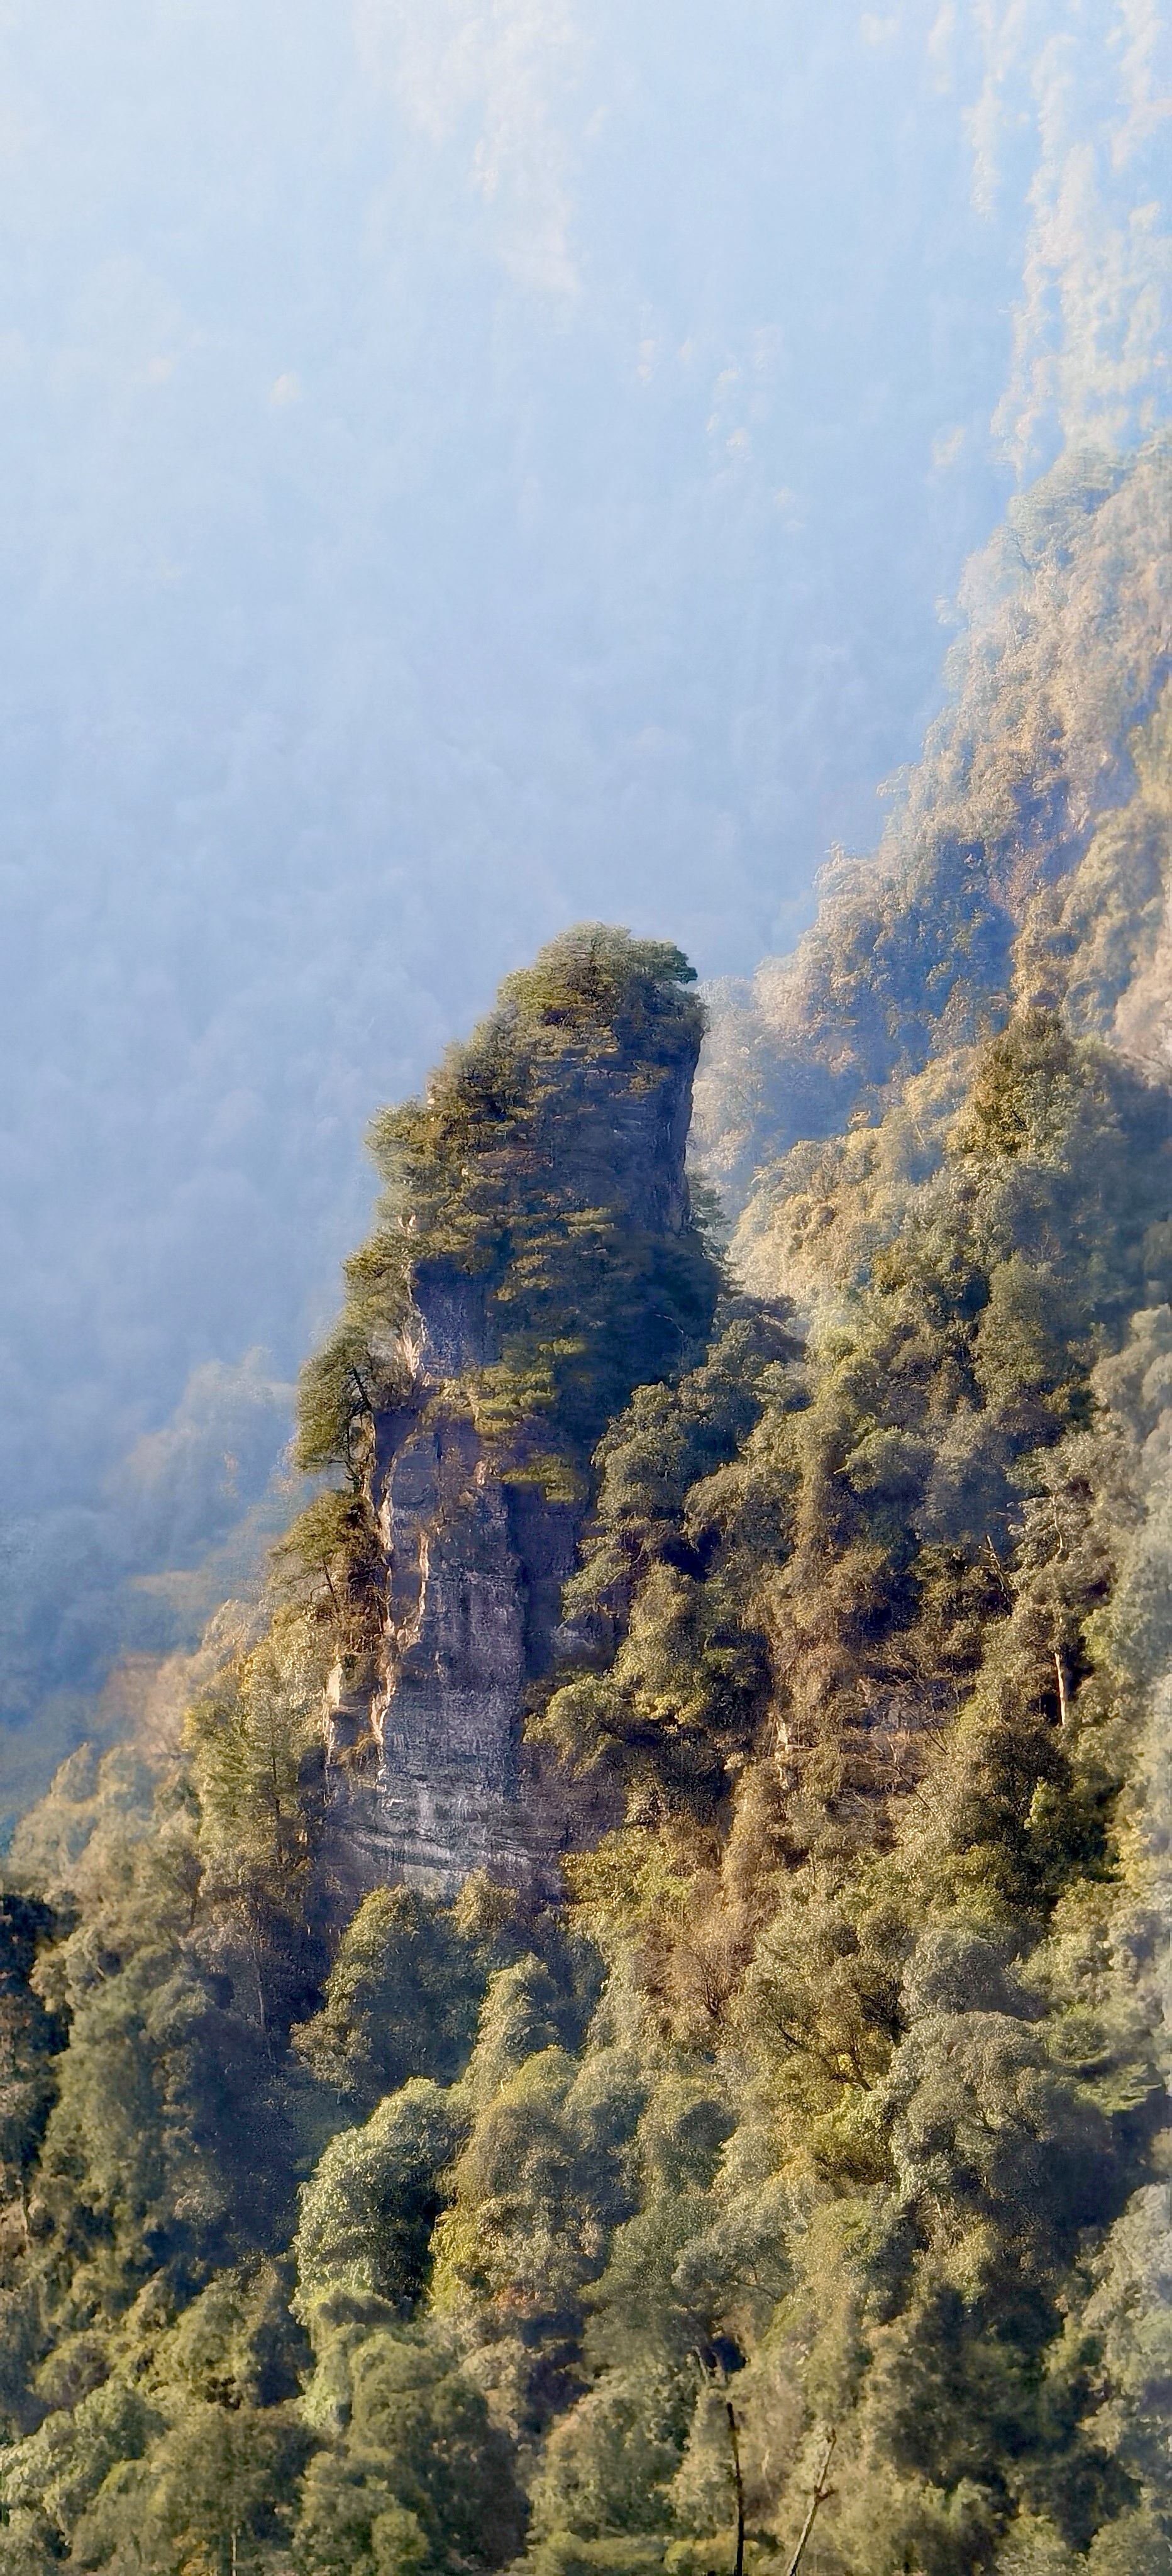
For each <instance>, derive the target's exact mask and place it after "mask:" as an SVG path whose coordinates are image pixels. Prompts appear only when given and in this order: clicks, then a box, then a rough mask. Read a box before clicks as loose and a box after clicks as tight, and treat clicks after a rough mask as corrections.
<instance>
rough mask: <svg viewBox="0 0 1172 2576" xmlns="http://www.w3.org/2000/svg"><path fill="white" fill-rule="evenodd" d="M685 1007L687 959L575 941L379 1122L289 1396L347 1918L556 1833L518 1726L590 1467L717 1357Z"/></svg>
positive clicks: (300, 1549)
mask: <svg viewBox="0 0 1172 2576" xmlns="http://www.w3.org/2000/svg"><path fill="white" fill-rule="evenodd" d="M694 980H695V978H694V976H693V974H692V971H691V969H690V968H689V967H687V965H686V964H685V961H684V959H683V958H682V957H681V956H680V954H679V952H678V950H675V949H672V948H668V947H664V946H656V945H655V944H654V943H653V942H649V941H633V940H631V939H629V938H628V937H627V936H626V934H625V933H620V932H614V931H604V930H602V929H599V928H595V929H588V930H584V931H578V932H571V933H569V934H567V935H566V936H565V937H564V938H563V939H561V940H560V941H557V942H555V943H554V945H553V946H552V947H550V948H548V949H546V950H544V951H543V953H542V955H541V957H540V958H539V959H538V961H537V964H536V965H535V966H534V967H533V968H531V969H530V970H529V971H528V972H527V973H525V974H519V975H514V976H512V977H510V978H509V980H508V982H507V983H506V984H505V986H504V987H503V990H502V995H501V1001H500V1005H499V1007H498V1009H497V1011H496V1013H495V1014H494V1016H493V1017H492V1019H490V1020H488V1021H487V1022H486V1023H485V1024H484V1026H483V1027H482V1028H481V1029H479V1030H478V1031H477V1032H476V1034H475V1036H474V1037H473V1039H472V1040H471V1042H470V1044H469V1045H467V1046H465V1047H461V1048H457V1049H454V1050H453V1051H452V1053H451V1054H450V1056H449V1057H448V1059H447V1061H446V1062H445V1064H444V1065H443V1067H442V1068H441V1070H440V1071H439V1073H438V1074H437V1075H436V1076H435V1078H434V1080H433V1082H432V1084H431V1086H430V1088H429V1090H428V1093H427V1096H426V1098H425V1100H423V1101H422V1102H419V1103H416V1104H412V1105H410V1106H409V1107H407V1108H406V1109H399V1110H396V1111H393V1112H388V1113H387V1114H386V1115H384V1117H383V1118H382V1119H381V1120H380V1121H379V1122H378V1125H377V1129H376V1133H375V1146H376V1151H377V1153H378V1156H379V1160H380V1163H381V1165H382V1169H383V1174H384V1179H385V1182H386V1194H385V1197H384V1201H383V1204H382V1207H381V1209H380V1213H379V1220H378V1225H377V1228H376V1231H375V1233H374V1235H373V1236H372V1238H371V1240H370V1242H369V1243H368V1244H367V1245H366V1246H365V1247H364V1248H363V1250H362V1251H361V1252H359V1253H358V1254H357V1255H356V1256H355V1258H354V1260H353V1261H352V1262H351V1263H350V1265H349V1283H350V1296H349V1303H348V1305H347V1308H346V1311H345V1313H344V1315H343V1317H342V1320H341V1322H340V1324H339V1326H338V1329H337V1331H336V1332H335V1334H334V1336H333V1337H332V1339H331V1341H330V1342H329V1343H328V1344H327V1346H326V1348H325V1349H324V1350H323V1351H322V1352H321V1353H319V1355H318V1356H317V1357H316V1358H315V1359H314V1360H313V1361H311V1363H310V1365H309V1367H308V1369H307V1371H306V1373H305V1380H304V1386H303V1394H302V1431H301V1458H302V1463H303V1464H304V1465H305V1466H307V1467H310V1468H326V1469H327V1470H329V1469H333V1470H334V1471H335V1472H336V1471H337V1469H338V1468H341V1469H342V1470H343V1471H344V1475H345V1483H344V1485H343V1486H342V1488H341V1489H338V1490H335V1491H334V1492H333V1493H331V1494H327V1495H325V1496H323V1497H322V1498H321V1500H320V1501H319V1502H317V1503H316V1504H314V1505H313V1506H311V1508H310V1510H309V1512H308V1513H307V1514H306V1515H305V1517H304V1519H303V1520H302V1521H300V1522H299V1523H298V1524H297V1525H295V1527H294V1529H293V1531H292V1532H291V1533H290V1537H289V1540H288V1542H287V1553H288V1555H289V1557H290V1558H293V1559H297V1558H299V1559H300V1562H301V1564H302V1566H303V1568H304V1569H305V1574H306V1578H307V1582H308V1585H309V1600H310V1604H311V1609H310V1615H311V1617H313V1616H316V1617H317V1618H318V1619H319V1620H320V1621H321V1622H323V1623H324V1626H325V1628H326V1630H327V1632H328V1633H329V1634H330V1635H331V1636H332V1638H333V1641H334V1656H333V1662H332V1666H331V1670H330V1675H329V1679H328V1683H327V1691H326V1708H327V1734H326V1764H327V1775H328V1787H329V1792H330V1795H329V1808H330V1814H331V1835H330V1841H331V1847H332V1850H333V1854H334V1865H335V1867H336V1869H337V1871H338V1873H339V1876H340V1879H341V1881H342V1882H343V1883H345V1884H348V1885H349V1886H350V1887H351V1889H352V1890H354V1889H355V1887H356V1879H355V1872H356V1871H358V1870H360V1871H361V1872H363V1873H365V1874H366V1876H367V1877H368V1878H369V1879H371V1880H374V1881H378V1880H382V1879H385V1878H386V1877H387V1876H388V1875H389V1874H390V1872H391V1871H392V1869H393V1868H394V1867H396V1866H404V1865H406V1866H408V1867H411V1868H421V1867H422V1868H424V1869H426V1870H428V1871H430V1872H431V1873H432V1874H433V1875H434V1873H435V1872H436V1871H437V1870H438V1871H440V1872H441V1873H446V1874H447V1875H448V1876H449V1877H450V1876H452V1874H453V1873H455V1876H456V1879H457V1880H458V1879H459V1878H460V1877H462V1876H464V1875H466V1873H467V1871H468V1870H469V1869H470V1868H471V1866H472V1865H473V1862H474V1861H475V1860H477V1859H478V1858H479V1859H483V1858H486V1857H490V1856H493V1855H495V1856H497V1857H498V1858H500V1857H502V1856H503V1854H504V1852H505V1850H506V1849H510V1850H513V1851H514V1852H515V1853H516V1854H517V1855H518V1856H520V1854H522V1853H523V1852H524V1851H525V1849H526V1848H529V1849H530V1851H531V1853H532V1855H533V1857H534V1858H536V1857H538V1856H539V1854H540V1852H541V1851H542V1850H548V1849H549V1847H550V1845H551V1843H552V1845H553V1847H555V1848H556V1846H557V1844H558V1842H559V1841H560V1839H561V1838H562V1835H563V1832H564V1831H565V1830H566V1826H565V1820H564V1817H563V1816H562V1815H561V1814H559V1813H558V1812H557V1811H556V1802H555V1809H554V1811H552V1812H549V1813H546V1812H544V1811H542V1812H539V1804H540V1802H535V1798H534V1794H533V1793H534V1789H535V1780H534V1774H533V1765H532V1763H530V1764H529V1766H528V1771H527V1776H526V1779H525V1780H524V1781H523V1780H522V1777H521V1770H520V1761H519V1757H520V1751H521V1718H522V1711H523V1707H524V1704H525V1699H526V1695H527V1692H528V1691H529V1690H530V1689H531V1688H532V1686H533V1684H534V1683H535V1682H536V1681H538V1680H539V1679H540V1677H541V1676H542V1675H543V1674H544V1673H545V1672H546V1671H547V1670H548V1668H549V1666H550V1664H551V1662H552V1660H553V1657H554V1652H555V1638H556V1635H557V1631H558V1627H559V1622H560V1619H561V1593H562V1587H563V1584H564V1583H565V1582H566V1580H567V1578H568V1577H569V1575H570V1574H571V1573H572V1571H573V1565H574V1555H575V1548H576V1543H577V1538H578V1533H579V1531H580V1529H581V1525H582V1518H583V1513H584V1510H585V1507H586V1503H587V1500H588V1498H589V1494H590V1490H591V1463H590V1462H591V1456H592V1452H593V1449H594V1446H595V1443H596V1441H597V1439H598V1437H599V1435H600V1433H601V1432H602V1431H603V1429H604V1428H605V1425H606V1423H607V1422H608V1420H609V1419H610V1418H611V1417H612V1415H613V1414H614V1412H615V1411H616V1410H617V1409H619V1408H620V1407H621V1406H622V1404H623V1403H625V1401H626V1398H627V1396H628V1395H629V1393H630V1391H631V1388H632V1386H634V1385H635V1384H637V1383H638V1382H639V1381H640V1380H644V1379H656V1378H661V1377H667V1376H671V1375H674V1374H678V1373H679V1369H680V1367H681V1365H682V1364H684V1363H685V1362H686V1360H687V1359H688V1357H689V1355H693V1356H694V1355H698V1354H699V1352H700V1351H701V1350H702V1349H703V1346H704V1343H705V1340H706V1338H707V1334H708V1331H709V1327H710V1325H711V1320H712V1312H713V1306H714V1303H715V1298H716V1292H717V1288H718V1285H719V1273H718V1270H717V1267H716V1265H715V1263H714V1261H713V1259H712V1258H711V1256H710V1255H709V1253H708V1252H707V1250H706V1248H705V1244H704V1241H703V1238H702V1236H701V1234H700V1233H699V1231H698V1230H697V1227H696V1224H695V1222H694V1220H693V1217H692V1213H691V1209H690V1203H689V1194H688V1185H687V1182H686V1180H685V1177H684V1147H685V1143H686V1139H687V1133H688V1124H689V1117H690V1111H691V1087H692V1078H693V1074H694V1071H695V1065H696V1058H697V1054H698V1051H699V1044H700V1037H701V1033H702V1027H703V1020H702V1014H701V1012H700V1009H699V1007H698V1005H697V1004H696V1002H695V1001H694V1000H693V999H691V998H689V996H688V994H687V990H686V987H687V984H688V983H689V982H694ZM523 1789H525V1790H527V1791H528V1795H527V1796H526V1797H520V1793H521V1792H522V1790H523ZM519 1798H520V1803H519ZM564 1804H565V1800H564V1796H563V1798H562V1800H561V1805H562V1806H563V1807H564ZM360 1853H361V1855H362V1857H361V1860H360V1859H359V1854H360Z"/></svg>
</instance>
